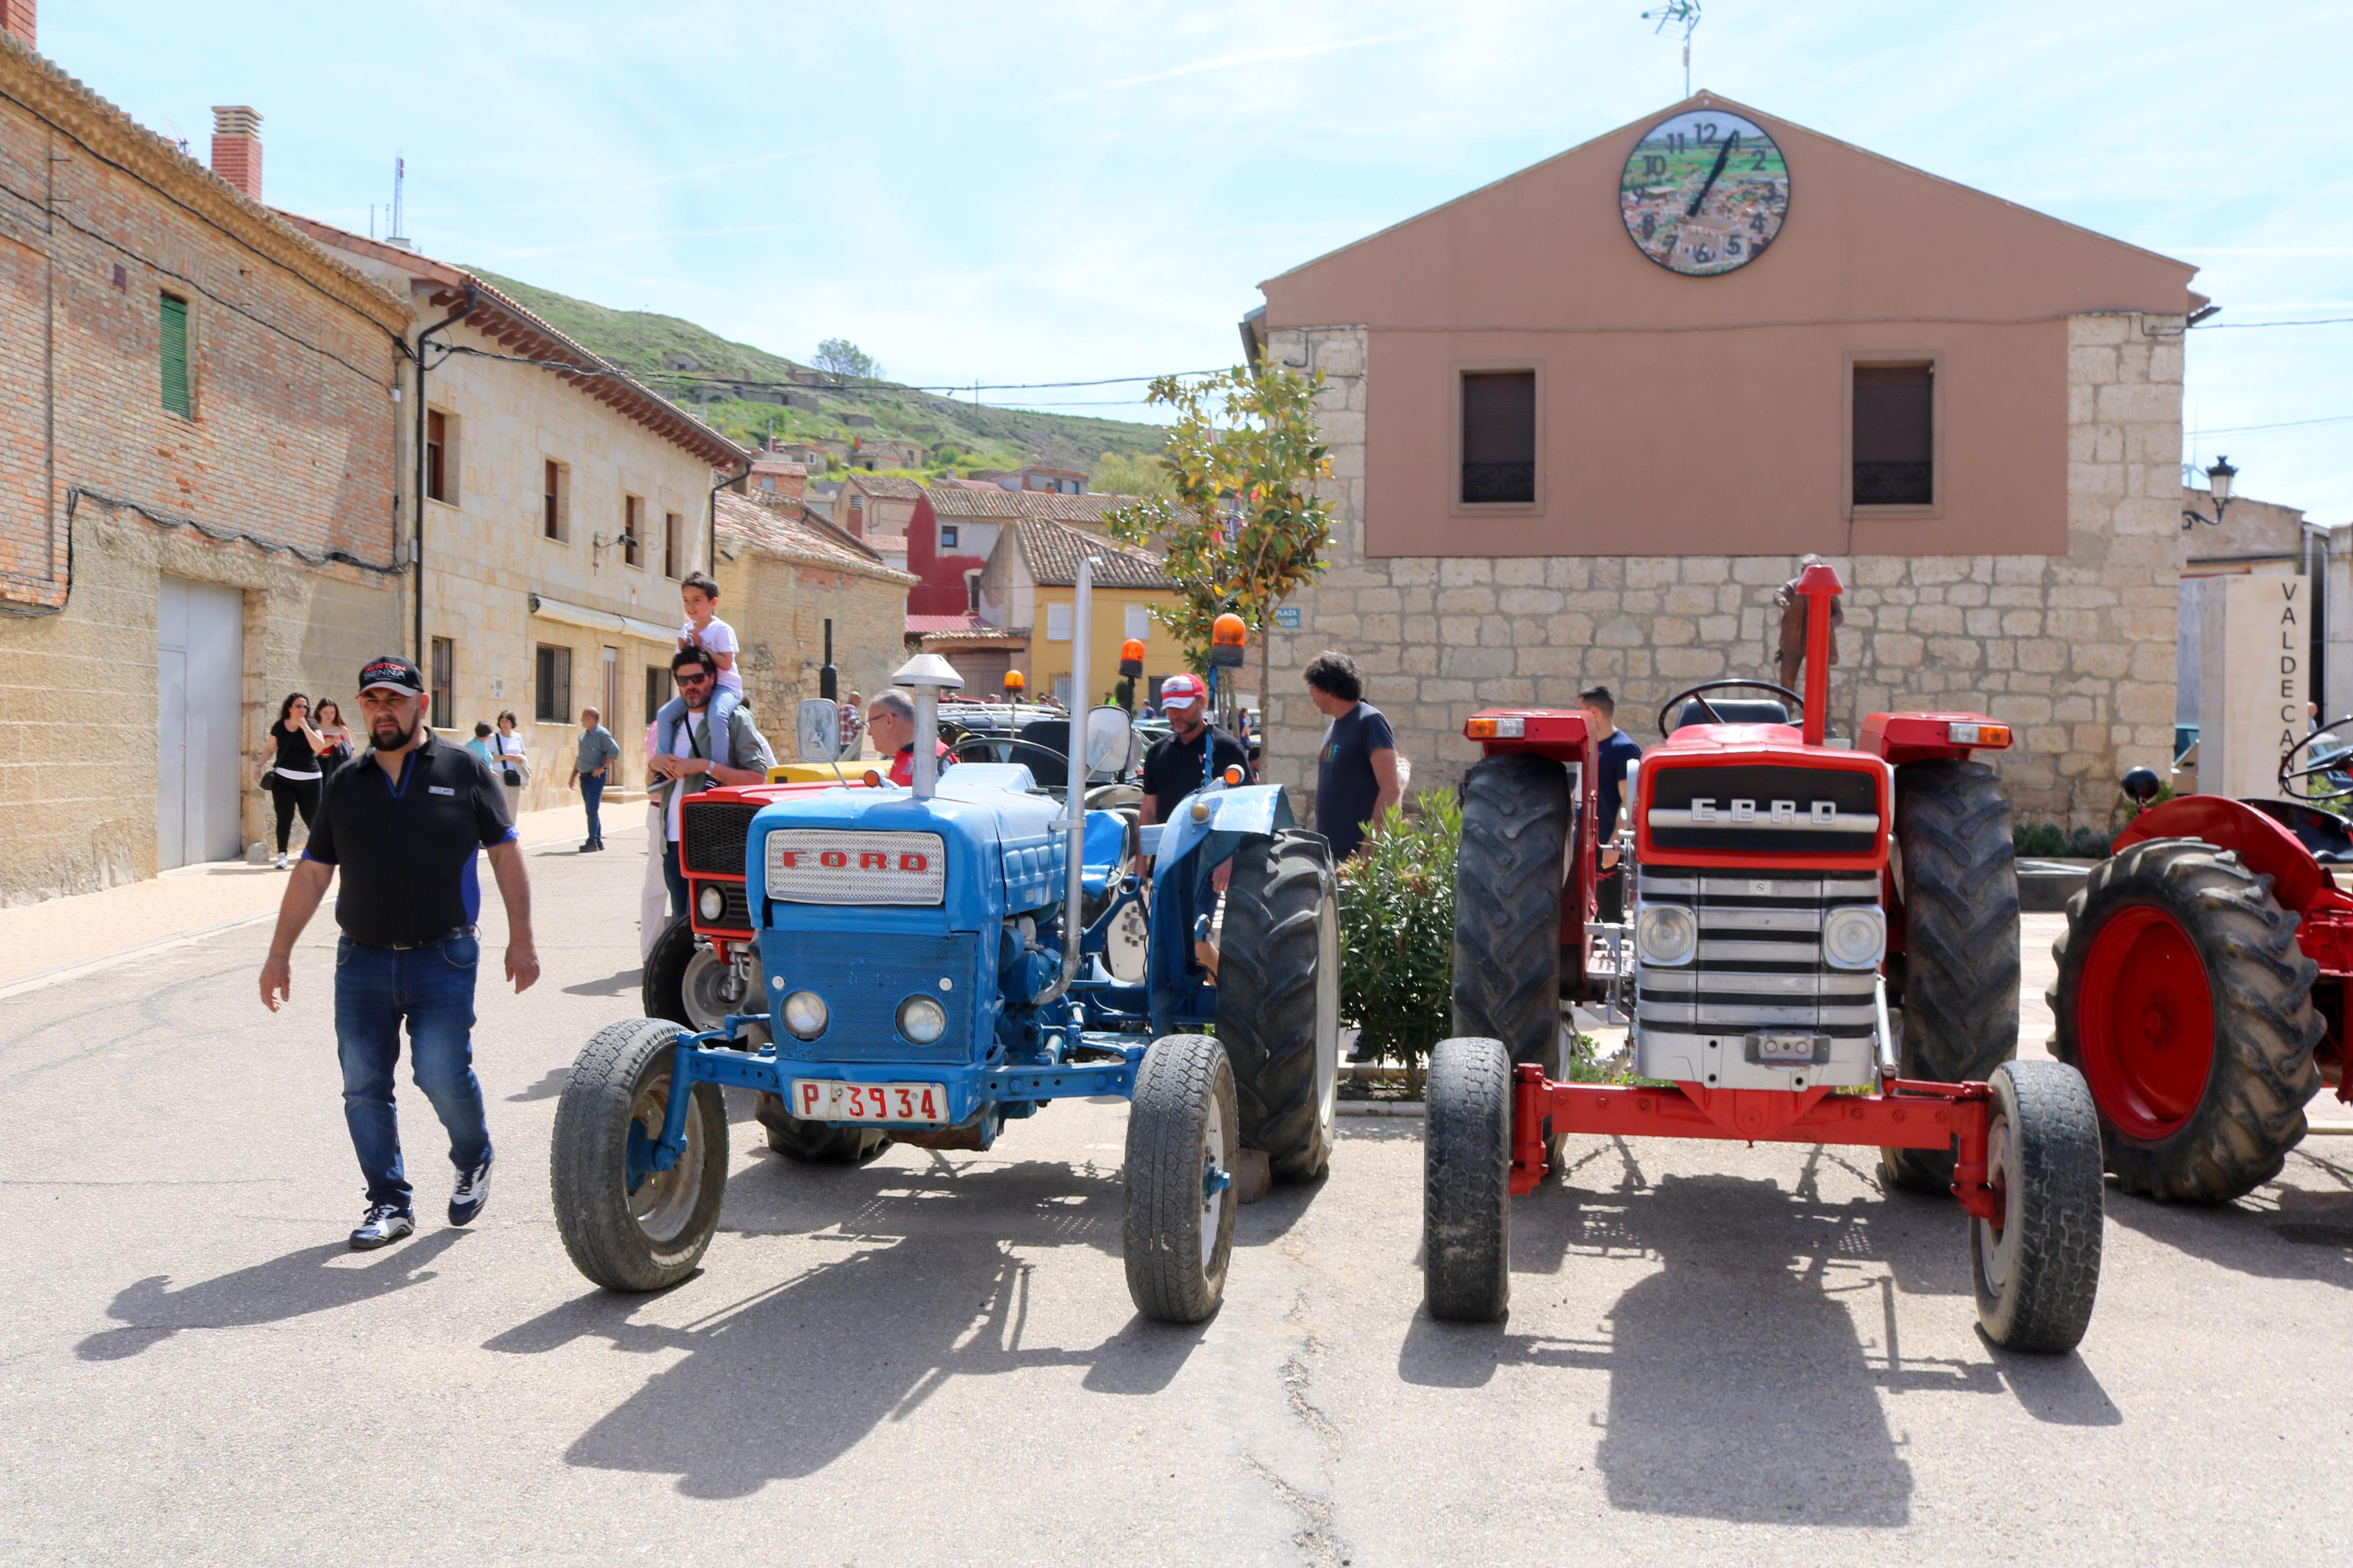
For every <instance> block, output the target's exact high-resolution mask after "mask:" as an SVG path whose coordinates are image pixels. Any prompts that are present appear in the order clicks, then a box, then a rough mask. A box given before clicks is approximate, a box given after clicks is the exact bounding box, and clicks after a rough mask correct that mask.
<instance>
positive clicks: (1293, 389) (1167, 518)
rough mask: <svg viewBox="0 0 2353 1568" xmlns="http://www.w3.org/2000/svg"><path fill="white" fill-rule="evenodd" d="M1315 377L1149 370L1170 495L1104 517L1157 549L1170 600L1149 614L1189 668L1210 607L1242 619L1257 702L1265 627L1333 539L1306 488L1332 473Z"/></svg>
mask: <svg viewBox="0 0 2353 1568" xmlns="http://www.w3.org/2000/svg"><path fill="white" fill-rule="evenodd" d="M1323 385H1324V376H1323V373H1322V372H1320V371H1319V372H1317V373H1316V374H1315V375H1314V376H1313V377H1312V378H1311V377H1307V376H1303V375H1300V374H1296V373H1295V372H1293V370H1292V369H1291V368H1290V367H1289V366H1287V365H1283V364H1281V363H1270V364H1262V365H1261V366H1259V367H1258V368H1256V369H1251V368H1249V367H1246V366H1242V365H1236V366H1235V367H1234V368H1233V369H1231V370H1226V371H1220V372H1219V373H1218V374H1215V375H1212V376H1209V377H1208V378H1207V379H1205V380H1202V381H1198V382H1195V383H1192V384H1187V383H1185V382H1183V381H1180V380H1179V379H1177V378H1176V376H1173V375H1164V376H1161V377H1159V378H1157V379H1156V380H1155V381H1154V382H1153V384H1152V390H1151V392H1150V394H1149V397H1150V400H1151V401H1152V402H1154V403H1157V404H1163V405H1167V406H1168V407H1171V408H1174V409H1175V410H1176V422H1175V423H1174V424H1173V425H1171V426H1169V430H1168V437H1167V440H1166V444H1165V445H1164V446H1163V447H1162V448H1161V452H1160V467H1161V469H1162V471H1163V472H1165V473H1166V475H1167V476H1168V484H1169V489H1170V493H1169V494H1168V495H1166V496H1165V497H1163V496H1153V497H1147V498H1146V499H1145V500H1141V501H1138V502H1137V503H1136V504H1134V506H1127V507H1122V508H1120V509H1119V510H1116V511H1113V512H1112V513H1110V514H1108V515H1107V516H1105V518H1104V519H1103V524H1104V526H1105V527H1106V528H1107V529H1108V530H1109V531H1110V532H1111V535H1112V537H1113V538H1114V539H1120V540H1124V541H1126V542H1129V543H1131V544H1140V545H1144V546H1146V547H1147V548H1150V549H1152V550H1155V551H1157V552H1160V553H1161V556H1162V561H1161V567H1160V569H1161V571H1162V573H1163V574H1165V575H1166V577H1167V578H1168V580H1169V582H1170V583H1172V584H1175V585H1176V597H1177V603H1176V606H1175V607H1174V608H1167V607H1163V606H1156V605H1155V607H1154V609H1153V612H1152V614H1153V616H1154V618H1155V619H1156V620H1158V621H1159V622H1160V623H1161V624H1162V625H1164V626H1167V627H1168V629H1169V630H1170V631H1172V632H1174V633H1176V637H1177V639H1178V640H1179V641H1180V642H1182V643H1183V644H1184V646H1185V658H1186V662H1187V664H1188V665H1189V666H1190V667H1191V668H1195V669H1200V668H1205V667H1206V666H1207V664H1208V652H1209V630H1210V626H1211V624H1212V623H1213V622H1215V621H1216V620H1217V618H1218V617H1219V616H1221V615H1224V614H1226V613H1227V612H1228V611H1232V612H1234V613H1236V614H1238V615H1240V616H1241V617H1242V619H1243V621H1244V622H1245V623H1246V624H1247V625H1249V626H1250V627H1251V629H1252V635H1254V636H1255V637H1257V638H1258V647H1259V687H1260V698H1261V700H1265V699H1266V698H1267V697H1268V696H1269V695H1271V690H1272V689H1271V686H1270V685H1269V684H1268V681H1269V675H1268V659H1269V656H1268V653H1267V646H1266V629H1267V626H1268V624H1269V623H1270V622H1271V620H1272V619H1273V618H1274V606H1275V605H1279V604H1281V603H1282V601H1283V600H1284V599H1286V598H1288V597H1290V596H1291V595H1293V593H1295V592H1297V591H1298V589H1299V588H1300V587H1301V586H1302V585H1303V584H1307V583H1309V582H1312V581H1314V579H1315V578H1316V577H1318V576H1320V575H1321V574H1323V571H1324V552H1325V551H1326V550H1328V549H1330V548H1331V544H1332V510H1331V508H1330V506H1329V505H1328V504H1326V503H1325V501H1324V500H1323V498H1321V497H1320V496H1317V495H1316V494H1314V485H1315V481H1316V480H1317V479H1324V478H1326V477H1328V476H1329V475H1330V474H1331V472H1332V464H1331V458H1330V451H1329V448H1327V447H1325V446H1324V438H1323V435H1322V433H1321V432H1320V431H1319V430H1318V429H1317V428H1316V425H1315V395H1316V393H1317V392H1318V391H1319V390H1320V389H1321V388H1322V387H1323ZM1220 418H1222V420H1223V425H1222V426H1220V424H1219V419H1220Z"/></svg>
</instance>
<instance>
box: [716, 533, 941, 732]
mask: <svg viewBox="0 0 2353 1568" xmlns="http://www.w3.org/2000/svg"><path fill="white" fill-rule="evenodd" d="M717 576H718V578H719V588H720V594H721V602H722V603H723V604H732V605H748V606H751V608H750V609H749V611H748V612H747V614H746V616H745V619H744V620H743V621H739V622H738V623H737V625H738V626H739V628H741V627H744V626H748V627H749V628H750V629H749V630H748V631H745V632H744V654H743V664H742V668H743V671H744V695H745V696H746V697H747V698H748V699H750V700H751V704H752V710H753V713H754V717H755V718H757V719H758V720H759V722H760V732H761V733H762V734H764V735H765V736H767V737H768V744H769V745H770V746H771V747H773V748H774V749H775V751H776V760H777V761H778V762H789V761H791V760H792V756H793V713H794V710H795V709H796V707H797V705H798V704H799V703H800V701H801V700H803V699H804V698H809V697H822V696H824V695H825V694H824V693H823V692H822V691H820V690H818V674H819V671H820V670H821V669H822V668H824V665H825V623H826V621H827V619H828V617H830V618H831V619H832V621H833V667H834V670H835V673H836V675H837V677H838V679H839V686H838V691H837V695H838V696H839V700H841V701H844V702H847V701H849V695H850V693H851V692H853V691H855V692H858V693H859V694H860V695H861V696H863V697H872V696H873V695H874V694H875V693H876V692H878V691H880V690H881V689H883V688H884V687H887V686H888V685H890V684H891V673H892V671H893V670H895V669H897V668H899V667H900V666H901V665H902V664H904V663H906V662H907V641H906V633H907V583H906V581H905V579H903V578H884V577H876V576H869V575H866V574H860V573H857V572H851V571H833V570H828V569H827V568H825V567H821V566H816V565H811V564H809V563H807V562H801V561H795V560H792V559H789V558H787V557H786V556H783V555H779V554H777V553H776V552H774V551H770V550H766V549H763V548H762V547H760V546H758V545H755V544H751V543H748V542H744V541H743V540H742V539H740V538H735V537H730V536H729V535H727V534H726V533H722V535H721V537H720V544H719V571H718V574H717Z"/></svg>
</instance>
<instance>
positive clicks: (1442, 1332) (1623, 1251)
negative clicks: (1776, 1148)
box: [1398, 1142, 2122, 1529]
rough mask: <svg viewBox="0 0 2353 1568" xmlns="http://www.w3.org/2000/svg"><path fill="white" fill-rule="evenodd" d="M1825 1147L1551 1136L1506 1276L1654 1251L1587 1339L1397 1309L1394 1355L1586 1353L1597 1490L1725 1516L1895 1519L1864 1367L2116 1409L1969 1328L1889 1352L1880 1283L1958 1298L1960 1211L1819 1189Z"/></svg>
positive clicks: (1524, 1293) (2065, 1410)
mask: <svg viewBox="0 0 2353 1568" xmlns="http://www.w3.org/2000/svg"><path fill="white" fill-rule="evenodd" d="M1831 1161H1836V1162H1838V1163H1841V1164H1843V1165H1846V1166H1847V1168H1848V1169H1850V1170H1852V1171H1853V1172H1854V1173H1856V1174H1858V1175H1861V1174H1862V1169H1861V1167H1859V1166H1857V1165H1854V1164H1852V1163H1850V1162H1848V1161H1847V1160H1846V1159H1845V1157H1844V1156H1843V1155H1842V1154H1841V1153H1840V1152H1837V1151H1828V1150H1816V1151H1814V1152H1813V1153H1812V1155H1811V1156H1810V1158H1809V1160H1808V1163H1807V1165H1806V1168H1805V1173H1804V1174H1803V1175H1802V1176H1801V1178H1800V1180H1799V1183H1798V1184H1797V1186H1796V1189H1795V1190H1794V1191H1792V1190H1788V1189H1784V1188H1783V1187H1781V1186H1780V1185H1778V1184H1776V1183H1773V1182H1770V1181H1760V1180H1754V1179H1749V1178H1744V1177H1735V1176H1667V1177H1664V1178H1662V1179H1661V1180H1659V1181H1658V1182H1656V1183H1655V1184H1653V1183H1651V1181H1649V1180H1648V1179H1647V1178H1645V1177H1644V1175H1643V1173H1642V1172H1641V1165H1640V1163H1639V1162H1638V1161H1637V1159H1636V1158H1635V1156H1634V1154H1633V1153H1632V1152H1631V1150H1630V1148H1628V1147H1627V1146H1625V1145H1622V1144H1616V1143H1609V1142H1605V1143H1599V1144H1597V1145H1591V1146H1588V1147H1586V1148H1584V1149H1578V1148H1577V1147H1575V1146H1574V1145H1572V1148H1571V1152H1570V1162H1571V1163H1570V1164H1569V1166H1568V1167H1567V1171H1566V1172H1565V1173H1564V1175H1565V1180H1564V1181H1563V1182H1562V1183H1561V1184H1559V1185H1552V1184H1547V1185H1546V1186H1545V1187H1542V1188H1539V1189H1538V1190H1537V1191H1536V1192H1535V1193H1533V1194H1529V1195H1528V1196H1527V1197H1525V1198H1521V1199H1518V1200H1515V1201H1514V1205H1513V1211H1512V1249H1513V1273H1514V1282H1513V1283H1514V1293H1515V1295H1517V1296H1519V1297H1520V1299H1521V1300H1523V1301H1524V1302H1525V1301H1528V1300H1531V1299H1532V1298H1533V1296H1534V1293H1535V1291H1537V1290H1540V1289H1542V1288H1543V1283H1544V1280H1545V1279H1548V1278H1549V1277H1550V1276H1552V1275H1555V1274H1556V1273H1558V1272H1559V1271H1560V1270H1561V1268H1564V1267H1566V1268H1575V1267H1576V1266H1577V1263H1576V1259H1578V1258H1598V1257H1618V1258H1624V1257H1638V1258H1655V1259H1656V1260H1658V1262H1659V1263H1660V1264H1661V1265H1662V1267H1661V1268H1659V1269H1658V1270H1656V1271H1655V1272H1652V1273H1651V1274H1649V1275H1646V1276H1645V1277H1644V1278H1643V1279H1641V1281H1639V1282H1638V1283H1636V1284H1635V1285H1633V1286H1632V1287H1631V1288H1630V1289H1628V1290H1626V1291H1625V1293H1624V1294H1622V1295H1621V1296H1620V1298H1619V1299H1618V1300H1617V1302H1616V1303H1615V1305H1614V1306H1613V1307H1612V1308H1611V1309H1610V1310H1609V1314H1608V1318H1607V1327H1606V1330H1605V1331H1604V1332H1602V1333H1601V1334H1599V1335H1597V1336H1596V1337H1593V1338H1590V1339H1584V1338H1563V1337H1557V1336H1553V1335H1546V1334H1536V1333H1526V1332H1514V1331H1513V1330H1512V1328H1511V1327H1510V1324H1509V1321H1508V1320H1507V1321H1505V1322H1504V1323H1494V1324H1461V1323H1440V1322H1438V1321H1434V1320H1432V1319H1431V1318H1430V1316H1429V1315H1428V1314H1427V1313H1426V1312H1424V1313H1419V1314H1417V1316H1416V1319H1415V1321H1414V1322H1413V1324H1412V1326H1411V1328H1410V1329H1409V1331H1408V1332H1407V1336H1406V1341H1405V1344H1404V1347H1403V1349H1402V1351H1401V1352H1400V1354H1399V1357H1398V1372H1399V1374H1400V1375H1401V1376H1402V1377H1404V1379H1405V1380H1406V1381H1408V1382H1409V1383H1417V1384H1431V1385H1435V1386H1440V1387H1457V1388H1469V1387H1478V1386H1482V1385H1483V1384H1486V1383H1487V1382H1489V1381H1490V1380H1492V1379H1493V1375H1494V1372H1495V1369H1496V1368H1497V1367H1498V1366H1501V1365H1503V1364H1504V1363H1516V1364H1525V1365H1535V1366H1558V1367H1570V1368H1579V1369H1585V1370H1598V1371H1604V1372H1607V1373H1609V1410H1608V1415H1607V1418H1606V1421H1607V1426H1606V1433H1605V1436H1603V1438H1602V1441H1601V1443H1600V1446H1599V1450H1598V1459H1599V1468H1600V1469H1601V1471H1602V1473H1603V1478H1604V1480H1605V1482H1606V1484H1607V1487H1608V1491H1609V1500H1610V1502H1611V1504H1612V1505H1613V1506H1615V1507H1617V1508H1620V1509H1625V1510H1632V1511H1637V1512H1643V1513H1654V1514H1662V1515H1671V1516H1678V1517H1694V1518H1704V1519H1715V1520H1724V1521H1731V1522H1736V1523H1775V1524H1803V1525H1839V1526H1847V1527H1862V1528H1871V1529H1893V1528H1897V1527H1900V1526H1903V1525H1905V1524H1906V1523H1908V1522H1909V1521H1910V1518H1911V1498H1912V1493H1913V1477H1912V1468H1911V1466H1910V1465H1909V1464H1908V1463H1906V1462H1905V1458H1904V1457H1903V1454H1902V1452H1901V1450H1900V1448H1899V1447H1898V1445H1897V1443H1896V1441H1895V1438H1894V1435H1893V1434H1892V1433H1891V1432H1890V1431H1889V1429H1888V1426H1887V1420H1886V1417H1885V1415H1884V1413H1883V1407H1882V1405H1881V1402H1880V1391H1881V1390H1883V1389H1894V1390H1902V1391H1906V1392H1912V1391H1922V1392H1943V1393H1960V1394H1994V1395H1999V1394H2001V1393H2002V1392H2003V1391H2004V1390H2005V1388H2008V1389H2010V1391H2011V1392H2012V1393H2013V1394H2014V1396H2015V1397H2016V1398H2017V1399H2018V1400H2019V1402H2020V1404H2021V1405H2022V1406H2023V1407H2024V1408H2025V1409H2026V1410H2027V1411H2028V1412H2029V1413H2030V1414H2031V1415H2034V1416H2036V1417H2037V1418H2038V1419H2041V1420H2046V1421H2052V1422H2054V1423H2059V1424H2064V1425H2093V1426H2098V1425H2113V1424H2115V1423H2116V1422H2118V1421H2120V1420H2121V1419H2122V1417H2121V1416H2120V1415H2118V1413H2117V1412H2116V1406H2115V1405H2114V1404H2113V1403H2111V1402H2110V1401H2109V1400H2108V1398H2107V1396H2106V1394H2105V1392H2103V1391H2102V1390H2101V1389H2100V1387H2099V1384H2098V1382H2097V1380H2096V1379H2095V1378H2094V1377H2093V1375H2092V1373H2091V1372H2090V1370H2089V1369H2088V1368H2087V1367H2085V1366H2084V1363H2083V1362H2082V1361H2081V1359H2080V1358H2078V1357H2073V1356H2069V1357H2064V1358H2060V1359H2058V1360H2056V1361H2052V1360H2045V1359H2042V1358H2030V1357H2022V1356H2011V1355H2009V1354H2008V1353H2006V1352H1998V1351H1995V1350H1994V1349H1992V1347H1990V1346H1986V1347H1985V1349H1984V1353H1983V1357H1982V1359H1978V1358H1974V1357H1973V1358H1967V1359H1957V1358H1949V1357H1916V1356H1913V1357H1907V1356H1905V1354H1904V1353H1903V1351H1902V1341H1901V1337H1900V1327H1901V1325H1900V1321H1899V1313H1898V1310H1897V1304H1898V1300H1899V1299H1900V1298H1902V1297H1905V1296H1909V1295H1915V1294H1919V1295H1930V1296H1936V1297H1942V1298H1958V1300H1955V1301H1954V1302H1953V1304H1952V1305H1953V1309H1954V1310H1963V1311H1973V1310H1974V1308H1973V1306H1972V1305H1971V1304H1970V1302H1971V1290H1970V1285H1969V1279H1968V1258H1967V1256H1966V1254H1965V1252H1964V1250H1963V1248H1962V1245H1961V1234H1962V1230H1961V1222H1960V1219H1959V1217H1958V1216H1957V1215H1956V1214H1954V1213H1953V1211H1952V1209H1951V1206H1950V1205H1931V1204H1928V1203H1925V1202H1922V1203H1912V1202H1905V1201H1904V1200H1902V1199H1901V1198H1899V1197H1894V1196H1882V1195H1880V1194H1877V1193H1876V1192H1870V1193H1865V1194H1857V1195H1856V1196H1854V1197H1852V1198H1850V1199H1845V1200H1841V1201H1831V1200H1827V1199H1825V1198H1823V1197H1822V1196H1821V1195H1820V1192H1819V1190H1818V1188H1817V1186H1816V1177H1817V1176H1818V1175H1819V1174H1820V1170H1821V1167H1822V1166H1823V1164H1824V1163H1828V1162H1831ZM1866 1179H1867V1178H1866ZM1605 1182H1606V1183H1608V1184H1609V1186H1608V1187H1606V1188H1601V1185H1600V1184H1602V1183H1605ZM1597 1189H1599V1190H1597ZM1859 1321H1860V1322H1861V1323H1865V1324H1874V1325H1875V1326H1876V1327H1877V1329H1878V1334H1877V1336H1876V1337H1877V1338H1878V1339H1879V1341H1880V1344H1879V1346H1878V1348H1876V1349H1867V1348H1866V1347H1865V1345H1864V1343H1863V1342H1862V1332H1861V1331H1859V1328H1858V1323H1859Z"/></svg>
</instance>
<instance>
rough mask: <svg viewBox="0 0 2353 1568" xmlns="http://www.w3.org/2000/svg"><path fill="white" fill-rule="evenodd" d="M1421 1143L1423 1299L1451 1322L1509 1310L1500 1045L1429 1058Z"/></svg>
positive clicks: (1505, 1110) (1508, 1172)
mask: <svg viewBox="0 0 2353 1568" xmlns="http://www.w3.org/2000/svg"><path fill="white" fill-rule="evenodd" d="M1427 1092H1428V1096H1429V1098H1428V1101H1427V1106H1428V1109H1427V1110H1426V1112H1425V1121H1424V1127H1423V1134H1422V1197H1421V1203H1422V1210H1421V1215H1422V1217H1421V1271H1422V1275H1421V1277H1422V1299H1423V1300H1424V1301H1425V1303H1426V1304H1427V1305H1428V1306H1429V1308H1430V1316H1431V1317H1433V1318H1438V1319H1440V1320H1442V1321H1449V1322H1472V1323H1487V1322H1493V1321H1495V1320H1496V1319H1498V1318H1500V1317H1502V1316H1504V1313H1505V1312H1507V1311H1509V1310H1511V1305H1512V1059H1511V1055H1510V1053H1509V1051H1508V1050H1507V1049H1506V1048H1505V1047H1504V1042H1503V1041H1501V1040H1496V1039H1459V1038H1458V1039H1451V1040H1440V1041H1439V1042H1438V1044H1437V1046H1436V1047H1434V1048H1433V1049H1432V1050H1431V1051H1430V1079H1429V1088H1428V1091H1427Z"/></svg>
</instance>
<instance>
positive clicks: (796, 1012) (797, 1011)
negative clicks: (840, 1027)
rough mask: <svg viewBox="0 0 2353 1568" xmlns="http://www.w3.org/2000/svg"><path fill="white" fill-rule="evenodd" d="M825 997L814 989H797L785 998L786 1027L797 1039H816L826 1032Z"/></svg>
mask: <svg viewBox="0 0 2353 1568" xmlns="http://www.w3.org/2000/svg"><path fill="white" fill-rule="evenodd" d="M825 1024H826V1012H825V998H824V997H822V996H820V995H818V994H817V993H816V992H814V991H796V992H794V993H793V994H791V995H789V996H787V997H786V998H785V1027H786V1029H788V1030H790V1031H791V1032H792V1035H793V1037H794V1038H795V1039H800V1040H814V1039H816V1038H817V1037H818V1036H819V1035H822V1034H824V1033H825Z"/></svg>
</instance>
